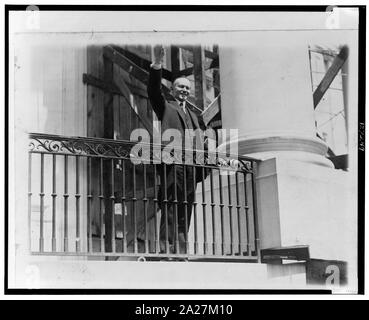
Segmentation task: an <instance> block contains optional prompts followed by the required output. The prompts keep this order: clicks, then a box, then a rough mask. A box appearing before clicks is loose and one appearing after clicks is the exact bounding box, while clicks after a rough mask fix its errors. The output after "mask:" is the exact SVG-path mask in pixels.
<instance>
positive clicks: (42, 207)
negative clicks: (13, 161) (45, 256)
mask: <svg viewBox="0 0 369 320" xmlns="http://www.w3.org/2000/svg"><path fill="white" fill-rule="evenodd" d="M40 172H41V180H40V239H39V242H40V243H39V245H40V247H39V250H40V252H43V251H44V210H45V207H44V197H45V193H44V154H43V153H41V171H40Z"/></svg>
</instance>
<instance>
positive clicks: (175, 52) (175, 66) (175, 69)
mask: <svg viewBox="0 0 369 320" xmlns="http://www.w3.org/2000/svg"><path fill="white" fill-rule="evenodd" d="M170 58H171V62H172V77H173V78H172V79H171V81H172V82H173V81H174V80H175V79H176V78H178V77H179V70H180V61H179V48H178V47H177V46H171V47H170Z"/></svg>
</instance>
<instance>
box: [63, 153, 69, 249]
mask: <svg viewBox="0 0 369 320" xmlns="http://www.w3.org/2000/svg"><path fill="white" fill-rule="evenodd" d="M63 197H64V251H65V252H68V197H69V194H68V156H67V155H65V156H64V195H63Z"/></svg>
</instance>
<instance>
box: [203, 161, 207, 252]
mask: <svg viewBox="0 0 369 320" xmlns="http://www.w3.org/2000/svg"><path fill="white" fill-rule="evenodd" d="M201 174H202V182H201V187H202V214H203V223H204V255H206V253H207V252H208V243H207V232H206V231H207V230H206V229H207V228H206V202H205V181H204V177H205V168H204V167H201Z"/></svg>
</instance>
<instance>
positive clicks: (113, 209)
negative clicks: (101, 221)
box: [105, 159, 116, 253]
mask: <svg viewBox="0 0 369 320" xmlns="http://www.w3.org/2000/svg"><path fill="white" fill-rule="evenodd" d="M110 167H111V177H110V179H111V194H110V201H111V216H112V217H111V248H112V252H113V253H115V251H116V250H115V195H114V187H115V186H114V159H110ZM105 214H106V213H105Z"/></svg>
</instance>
